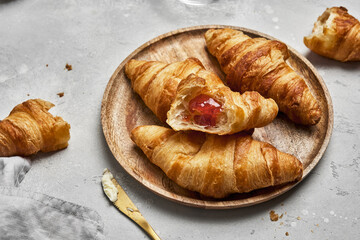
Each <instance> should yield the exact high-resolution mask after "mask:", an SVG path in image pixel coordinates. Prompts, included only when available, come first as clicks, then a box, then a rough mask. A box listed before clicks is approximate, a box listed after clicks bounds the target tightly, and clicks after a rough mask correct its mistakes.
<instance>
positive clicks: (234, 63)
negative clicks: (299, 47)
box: [205, 29, 321, 125]
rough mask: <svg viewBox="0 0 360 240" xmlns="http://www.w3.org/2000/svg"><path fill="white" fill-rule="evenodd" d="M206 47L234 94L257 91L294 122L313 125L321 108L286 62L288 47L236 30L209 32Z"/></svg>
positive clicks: (206, 35)
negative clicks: (269, 99) (251, 36)
mask: <svg viewBox="0 0 360 240" xmlns="http://www.w3.org/2000/svg"><path fill="white" fill-rule="evenodd" d="M205 40H206V45H207V48H208V50H209V52H210V53H211V54H212V55H214V56H215V57H216V58H217V60H218V61H219V63H220V66H221V68H222V70H223V71H224V72H225V74H226V75H227V76H226V82H227V85H228V86H229V87H230V88H231V89H232V90H234V91H240V92H242V93H243V92H245V91H257V92H259V93H260V94H261V95H263V96H264V97H267V98H268V97H269V98H272V99H274V100H275V102H276V103H277V104H278V106H279V110H280V111H282V112H284V113H285V114H286V115H287V116H288V117H289V118H290V119H291V120H292V121H294V122H296V123H299V124H304V125H313V124H316V123H317V122H319V121H320V118H321V109H320V107H319V105H318V103H317V101H316V99H315V98H314V96H313V95H312V94H311V92H310V90H309V88H308V86H307V85H306V83H305V81H304V79H303V78H302V77H301V76H300V75H298V74H297V73H296V72H295V71H294V70H293V69H292V68H291V67H290V66H289V65H288V64H287V63H286V62H285V60H286V59H287V58H288V57H289V52H288V49H287V46H286V45H285V44H284V43H282V42H279V41H274V40H267V39H264V38H250V37H249V36H247V35H245V34H244V33H243V32H241V31H237V30H234V29H210V30H208V31H207V32H206V33H205Z"/></svg>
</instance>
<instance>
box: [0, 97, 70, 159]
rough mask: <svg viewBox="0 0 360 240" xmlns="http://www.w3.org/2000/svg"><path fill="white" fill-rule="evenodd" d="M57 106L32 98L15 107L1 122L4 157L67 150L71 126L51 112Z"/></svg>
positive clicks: (1, 146)
mask: <svg viewBox="0 0 360 240" xmlns="http://www.w3.org/2000/svg"><path fill="white" fill-rule="evenodd" d="M53 106H54V104H52V103H50V102H48V101H44V100H42V99H30V100H28V101H26V102H23V103H21V104H18V105H17V106H15V107H14V109H13V110H12V111H11V112H10V115H9V116H8V117H6V118H5V119H4V120H2V121H0V156H1V157H8V156H15V155H19V156H28V155H32V154H35V153H37V152H39V151H42V152H50V151H56V150H59V149H63V148H66V147H67V146H68V141H69V139H70V132H69V129H70V125H69V124H68V123H67V122H65V121H64V120H63V119H62V118H61V117H54V116H53V115H52V114H51V113H49V112H48V110H49V109H50V108H51V107H53Z"/></svg>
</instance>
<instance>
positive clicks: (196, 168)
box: [131, 126, 303, 198]
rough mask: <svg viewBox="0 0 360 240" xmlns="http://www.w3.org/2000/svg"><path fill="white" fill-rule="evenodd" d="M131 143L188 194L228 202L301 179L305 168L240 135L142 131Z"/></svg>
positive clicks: (157, 129)
mask: <svg viewBox="0 0 360 240" xmlns="http://www.w3.org/2000/svg"><path fill="white" fill-rule="evenodd" d="M131 139H132V140H133V141H134V142H135V143H136V145H138V146H139V147H140V148H141V149H142V150H143V152H144V153H145V155H146V156H147V157H148V158H149V160H150V161H151V162H152V163H154V164H155V165H157V166H159V167H160V168H161V169H162V170H163V171H164V172H165V174H166V175H167V176H168V177H169V178H170V179H171V180H173V181H174V182H175V183H177V184H178V185H180V186H181V187H183V188H186V189H189V190H192V191H196V192H199V193H201V194H203V195H205V196H209V197H214V198H224V197H226V196H228V195H229V194H232V193H244V192H250V191H252V190H255V189H260V188H264V187H268V186H275V185H279V184H283V183H287V182H292V181H296V180H299V179H301V177H302V172H303V167H302V163H301V162H300V161H299V160H298V159H297V158H295V157H294V156H292V155H289V154H286V153H283V152H280V151H279V150H277V149H276V148H275V147H273V146H272V145H270V144H267V143H264V142H259V141H256V140H254V139H253V138H252V137H251V135H249V134H248V133H246V132H241V133H238V134H233V135H225V136H219V135H213V134H205V133H201V132H196V131H187V132H182V131H180V132H175V131H174V130H172V129H168V128H164V127H159V126H140V127H137V128H135V129H133V130H132V132H131Z"/></svg>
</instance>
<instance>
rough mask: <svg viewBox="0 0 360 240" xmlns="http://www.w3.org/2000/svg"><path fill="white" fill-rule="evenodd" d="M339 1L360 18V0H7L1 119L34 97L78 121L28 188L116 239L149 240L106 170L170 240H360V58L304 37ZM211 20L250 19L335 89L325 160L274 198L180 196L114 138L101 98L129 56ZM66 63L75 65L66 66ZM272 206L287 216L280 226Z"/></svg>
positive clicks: (36, 166) (0, 49)
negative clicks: (88, 211) (104, 124)
mask: <svg viewBox="0 0 360 240" xmlns="http://www.w3.org/2000/svg"><path fill="white" fill-rule="evenodd" d="M336 5H342V6H345V7H347V8H348V9H349V12H350V13H351V14H353V15H354V16H355V17H357V18H358V19H359V18H360V4H359V2H358V1H357V0H352V1H340V2H339V1H337V2H336V1H327V0H322V1H315V0H313V1H310V0H307V1H305V0H304V1H285V0H283V1H230V0H228V1H221V0H220V1H215V2H214V3H211V4H210V5H208V6H187V5H185V4H183V3H181V2H179V1H175V0H169V1H155V0H152V1H144V0H142V1H139V0H136V1H135V0H134V1H110V0H102V1H96V0H64V1H46V0H38V1H35V0H28V1H25V0H14V1H9V0H8V1H4V0H1V1H0V106H1V107H0V119H3V118H5V117H6V116H7V115H8V113H9V111H10V110H11V109H12V108H13V107H14V106H15V105H16V104H18V103H20V102H22V101H24V100H27V99H29V98H43V99H46V100H49V101H51V102H53V103H54V104H55V105H56V107H55V108H54V109H53V110H52V112H53V113H55V114H58V115H60V116H62V117H63V118H64V119H65V120H67V121H68V122H69V123H70V124H71V140H70V142H69V147H68V148H67V149H66V150H63V151H59V152H55V153H50V154H38V155H36V156H34V157H32V159H33V165H32V169H31V170H30V172H29V173H28V174H27V176H26V177H25V180H24V181H23V182H22V183H21V185H20V188H21V189H27V190H29V191H37V192H41V193H45V194H48V195H51V196H55V197H58V198H61V199H64V200H67V201H71V202H74V203H77V204H81V205H84V206H86V207H89V208H92V209H94V210H96V211H97V212H98V213H99V214H100V215H101V217H102V219H103V221H104V228H105V235H106V237H107V239H147V236H146V235H145V234H144V232H142V231H141V230H140V229H139V228H138V227H137V226H135V225H134V224H133V223H132V222H131V221H129V220H128V219H127V218H126V217H124V216H123V215H121V214H120V213H119V212H118V211H117V210H116V209H115V208H114V207H112V206H111V205H110V204H109V202H108V201H107V200H106V199H105V197H104V195H103V192H102V189H101V187H100V179H101V173H102V170H103V169H104V168H105V167H108V168H109V169H111V170H112V172H113V173H114V175H115V176H116V178H117V179H118V180H119V181H120V182H121V184H122V185H123V187H124V188H125V190H126V192H127V193H128V195H129V196H130V197H131V199H132V200H133V202H134V203H135V204H136V205H137V206H138V208H139V209H140V210H141V212H142V213H143V215H144V216H145V217H146V219H147V220H148V221H149V222H150V223H151V225H152V226H153V227H154V229H155V230H156V231H157V232H158V234H159V235H160V236H161V237H162V238H163V239H360V230H359V229H360V226H359V223H360V208H359V202H360V187H359V186H360V172H359V170H360V168H359V165H360V151H359V147H360V146H359V144H360V137H359V135H360V124H359V119H360V110H359V107H360V64H359V63H340V62H336V61H333V60H329V59H325V58H323V57H320V56H318V55H316V54H313V53H310V51H309V50H308V49H307V48H306V47H305V45H304V44H303V43H302V39H303V37H304V36H305V35H307V34H309V33H310V32H311V29H312V25H313V23H314V21H315V20H316V19H317V17H318V16H319V15H320V14H321V13H322V12H323V11H324V10H325V8H326V7H331V6H336ZM202 24H227V25H235V26H242V27H246V28H251V29H255V30H258V31H261V32H264V33H266V34H269V35H272V36H274V37H276V38H278V39H280V40H282V41H284V42H285V43H287V44H289V45H290V46H292V47H293V48H295V49H296V50H298V51H299V52H300V53H302V54H303V55H304V56H306V57H307V58H308V59H309V60H310V61H311V62H312V63H313V64H314V66H315V67H316V68H317V69H318V71H319V73H320V74H321V75H322V77H323V78H324V80H325V82H326V84H327V87H328V89H329V91H330V94H331V96H332V100H333V104H334V112H335V123H334V131H333V135H332V138H331V141H330V144H329V147H328V149H327V151H326V152H325V155H324V157H323V158H322V160H321V161H320V163H319V164H318V166H317V167H316V168H315V169H314V170H313V171H312V172H311V174H310V175H309V176H308V177H307V178H306V179H305V180H304V181H303V182H302V183H301V184H299V185H298V186H296V187H295V188H294V189H293V190H291V191H289V192H287V193H286V194H283V195H282V196H280V197H278V198H276V199H273V200H271V201H268V202H266V203H263V204H259V205H256V206H252V207H247V208H242V209H233V210H223V211H213V210H203V209H196V208H190V207H186V206H182V205H179V204H176V203H173V202H170V201H168V200H166V199H163V198H161V197H159V196H157V195H155V194H153V193H152V192H150V191H149V190H147V189H145V188H144V187H143V186H142V185H140V184H139V183H138V182H136V181H135V180H134V179H132V178H131V177H130V176H129V175H128V174H127V173H126V172H125V171H124V170H123V169H122V168H121V167H120V166H119V164H118V163H117V162H116V160H115V159H114V157H113V156H112V154H111V152H110V151H109V149H108V147H107V144H106V141H105V139H104V136H103V133H102V128H101V123H100V107H101V100H102V96H103V92H104V89H105V87H106V84H107V82H108V80H109V78H110V76H111V75H112V73H113V72H114V70H115V69H116V67H117V66H118V65H119V64H120V62H122V61H123V59H124V58H125V57H126V56H127V55H129V54H130V53H131V52H132V51H133V50H134V49H136V48H137V47H138V46H140V45H141V44H142V43H144V42H146V41H148V40H150V39H152V38H154V37H156V36H158V35H160V34H163V33H166V32H168V31H171V30H175V29H178V28H182V27H187V26H193V25H202ZM66 63H69V64H71V65H72V67H73V70H72V71H66V70H64V67H65V64H66ZM59 92H64V96H63V97H62V98H60V97H59V96H58V95H57V93H59ZM270 210H274V211H275V212H276V213H279V214H284V215H283V218H282V219H280V220H279V221H277V222H272V221H270V219H269V212H270ZM286 232H288V234H289V236H286V235H285V233H286Z"/></svg>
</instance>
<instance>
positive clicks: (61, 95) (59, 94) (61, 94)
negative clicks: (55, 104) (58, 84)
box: [56, 92, 64, 97]
mask: <svg viewBox="0 0 360 240" xmlns="http://www.w3.org/2000/svg"><path fill="white" fill-rule="evenodd" d="M56 95H58V96H59V97H63V96H64V92H59V93H58V94H56Z"/></svg>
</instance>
